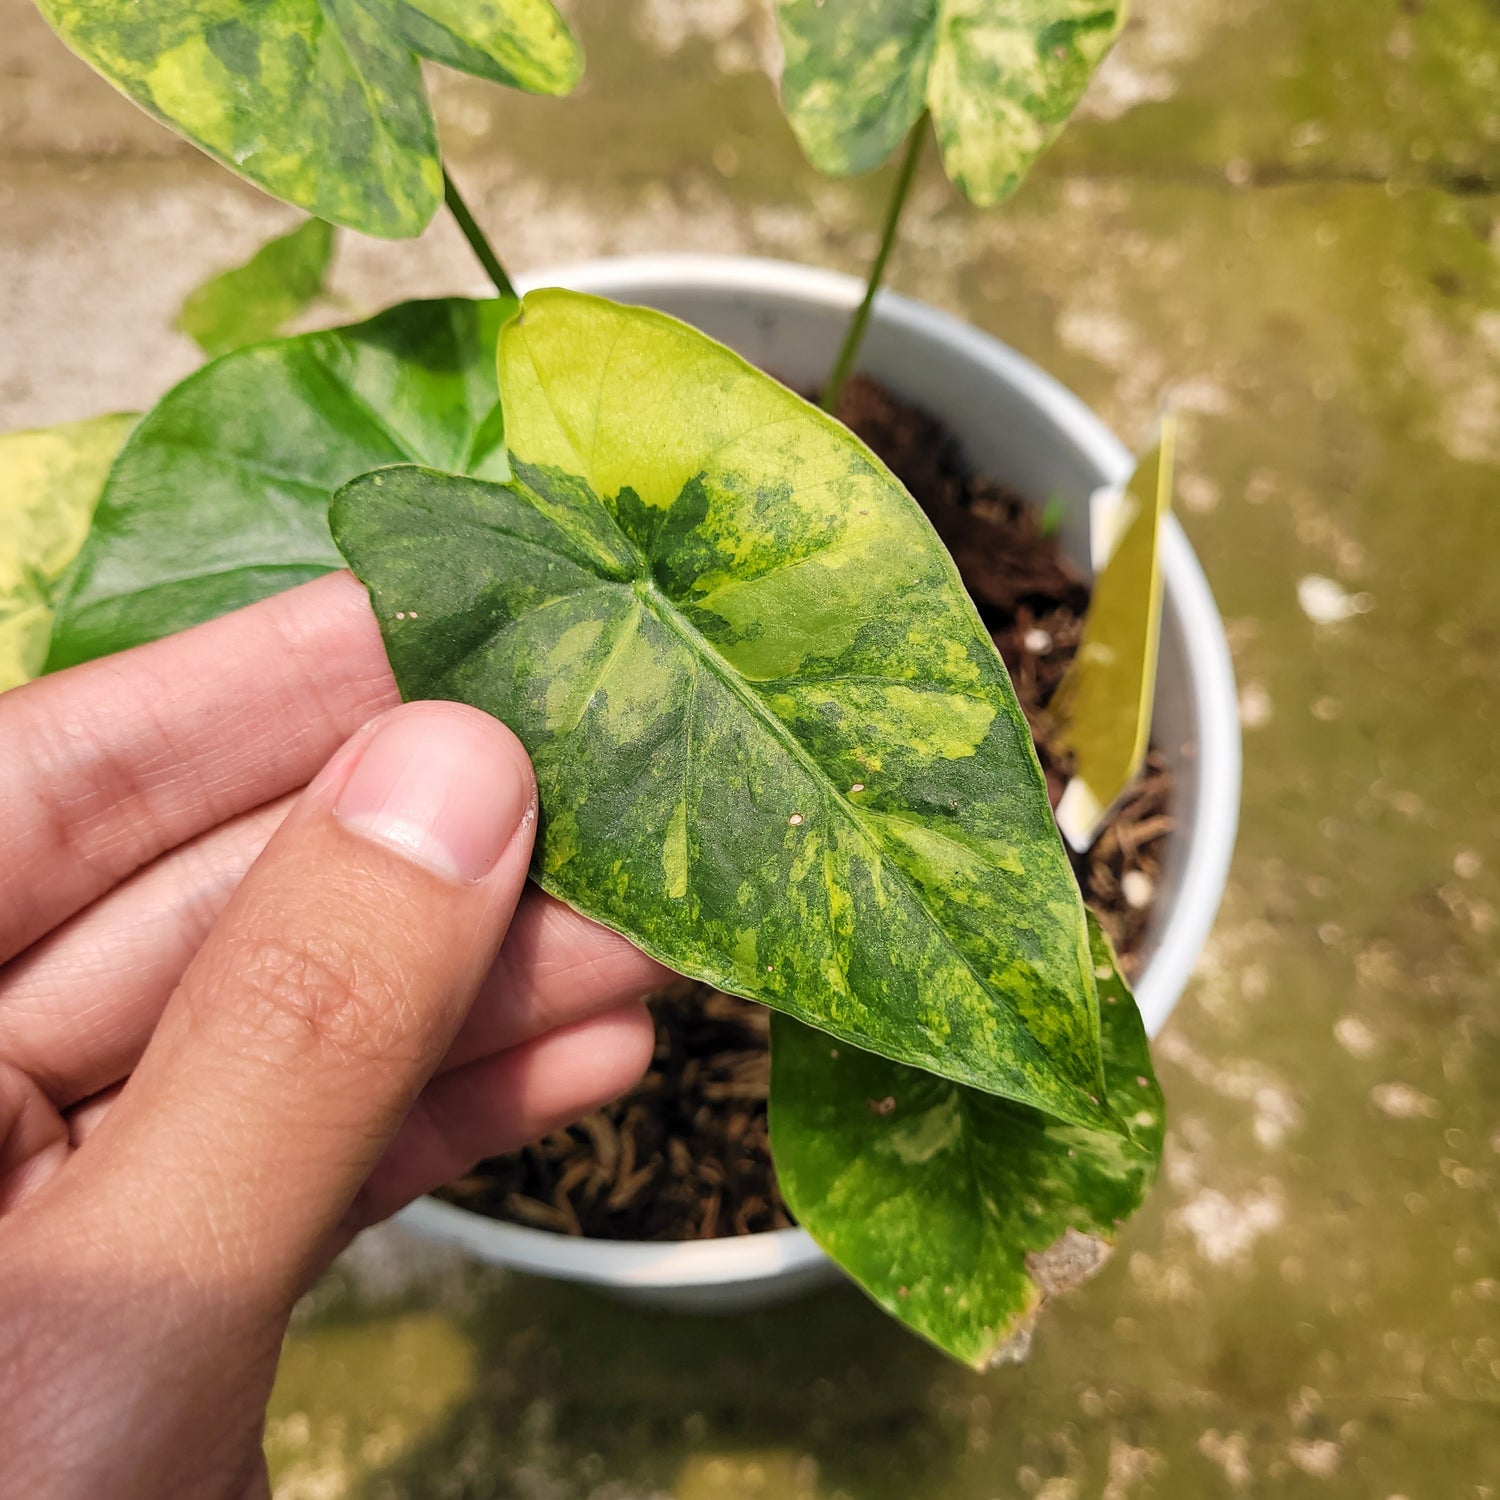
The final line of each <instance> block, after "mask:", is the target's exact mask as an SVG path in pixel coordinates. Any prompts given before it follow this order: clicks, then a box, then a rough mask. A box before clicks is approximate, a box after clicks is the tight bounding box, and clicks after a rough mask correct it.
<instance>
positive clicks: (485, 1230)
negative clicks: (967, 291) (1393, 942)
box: [399, 254, 1241, 1290]
mask: <svg viewBox="0 0 1500 1500" xmlns="http://www.w3.org/2000/svg"><path fill="white" fill-rule="evenodd" d="M518 283H519V286H520V289H521V290H522V291H523V292H524V291H530V290H534V289H536V288H538V287H544V286H566V287H568V288H570V289H572V290H574V291H581V292H593V293H596V294H600V295H608V296H612V297H616V298H619V297H625V298H628V297H630V296H631V295H632V294H634V293H641V292H646V291H651V290H658V289H661V288H663V287H664V286H671V287H674V288H676V289H683V288H692V287H699V288H703V289H705V290H712V291H728V292H735V293H740V294H744V295H748V296H753V295H755V294H757V293H762V294H764V293H774V294H775V295H777V296H779V297H785V296H788V295H791V296H795V297H800V298H802V299H803V300H805V301H808V302H811V303H820V304H823V305H825V306H828V305H831V306H835V307H840V308H845V309H848V310H849V311H850V312H852V311H853V310H854V308H855V307H857V306H858V304H859V301H860V298H861V297H862V296H863V295H864V283H863V282H862V281H860V280H858V279H857V278H856V277H853V276H847V275H845V274H843V273H842V272H839V271H829V270H824V269H822V268H820V267H814V266H804V265H798V264H796V263H794V262H791V261H781V260H771V259H763V258H760V257H757V256H746V255H703V254H678V255H670V254H669V255H632V256H621V257H616V258H603V259H596V260H586V261H580V262H576V263H574V264H570V265H562V266H552V267H545V268H543V269H541V270H539V271H536V272H533V273H532V274H530V275H527V276H522V277H520V278H518ZM875 316H876V317H877V318H878V319H879V321H880V322H881V323H882V324H884V325H885V326H886V327H887V328H892V329H896V330H903V329H904V330H907V331H909V332H911V333H913V334H916V335H919V336H921V337H922V338H924V339H928V340H936V341H940V342H942V343H944V344H946V345H948V346H949V347H951V348H953V349H954V350H955V351H956V352H959V353H961V354H962V355H963V356H964V357H965V358H966V359H968V360H969V361H971V362H972V363H974V364H976V365H980V366H984V367H987V368H988V369H989V370H990V371H991V372H993V374H994V376H995V377H996V378H998V379H999V380H1001V381H1004V382H1005V383H1007V384H1009V385H1010V386H1012V387H1013V388H1014V389H1016V390H1018V391H1019V392H1020V393H1021V394H1022V395H1023V396H1024V397H1025V398H1026V400H1027V401H1028V402H1029V403H1030V404H1031V405H1033V406H1034V407H1036V408H1037V409H1038V412H1039V414H1040V415H1041V416H1042V417H1043V418H1044V419H1048V420H1050V421H1051V422H1052V423H1053V424H1054V425H1056V426H1057V427H1059V428H1061V429H1063V430H1065V431H1066V432H1067V434H1068V435H1069V438H1070V439H1071V440H1072V441H1073V442H1074V443H1075V444H1076V445H1077V447H1078V448H1079V450H1080V451H1081V452H1083V453H1084V454H1085V455H1086V456H1087V457H1088V458H1089V459H1090V460H1091V461H1092V462H1093V463H1094V464H1095V465H1096V466H1097V467H1098V469H1099V470H1100V471H1101V472H1102V473H1103V474H1105V475H1107V476H1108V477H1109V478H1110V479H1111V480H1114V481H1121V480H1123V479H1125V478H1126V477H1128V476H1129V474H1130V472H1131V470H1132V468H1133V467H1134V462H1135V461H1134V459H1133V457H1132V456H1131V454H1130V452H1129V450H1128V449H1127V448H1126V447H1125V445H1124V444H1123V443H1121V442H1120V440H1119V439H1118V438H1117V437H1116V436H1115V435H1114V433H1112V432H1111V431H1110V430H1109V428H1108V427H1106V426H1105V425H1104V423H1103V422H1102V421H1101V420H1100V419H1099V418H1098V417H1097V416H1095V415H1094V413H1093V412H1092V411H1091V410H1090V409H1089V408H1088V407H1087V406H1085V405H1084V403H1083V402H1082V401H1081V400H1079V398H1078V397H1077V396H1075V395H1074V394H1073V393H1072V392H1071V391H1069V390H1068V389H1067V388H1066V387H1065V386H1063V385H1061V384H1060V383H1059V382H1058V381H1056V380H1055V379H1053V377H1052V376H1050V375H1048V374H1047V373H1046V372H1045V371H1044V370H1042V369H1041V368H1040V367H1039V366H1037V365H1034V364H1033V363H1032V362H1031V361H1030V360H1029V359H1027V358H1025V357H1024V356H1023V355H1020V354H1017V353H1016V352H1015V350H1013V349H1011V348H1009V347H1008V346H1007V345H1005V344H1003V343H1001V342H1000V341H999V340H998V339H996V338H994V337H993V336H991V335H990V334H987V333H983V332H981V331H980V330H979V329H977V328H974V327H971V326H970V325H969V324H967V323H965V322H963V321H962V320H961V319H959V318H956V317H954V316H953V315H952V314H951V313H946V312H943V311H941V310H940V309H938V308H935V307H930V306H928V305H927V304H925V303H922V302H918V301H915V300H914V299H912V298H910V297H905V296H902V295H901V294H900V293H898V292H890V291H884V290H882V291H881V292H880V293H879V294H878V295H877V297H876V302H875ZM1162 573H1163V580H1164V590H1165V593H1166V594H1167V595H1168V596H1169V597H1170V599H1171V601H1172V605H1173V607H1174V608H1175V610H1176V611H1177V613H1178V615H1179V617H1180V620H1181V624H1182V627H1183V628H1182V638H1183V645H1184V649H1185V653H1186V656H1187V662H1188V677H1189V680H1190V681H1191V682H1192V685H1193V695H1192V696H1193V728H1194V739H1195V742H1196V745H1197V758H1198V766H1199V776H1200V778H1201V779H1200V784H1199V790H1198V798H1197V807H1196V810H1195V811H1196V816H1195V818H1194V820H1193V822H1192V824H1191V826H1190V827H1189V828H1188V830H1187V847H1186V848H1185V850H1184V851H1183V855H1182V878H1181V881H1180V884H1179V887H1178V893H1177V900H1176V904H1175V905H1174V906H1173V907H1172V909H1171V912H1170V915H1169V917H1168V919H1167V922H1166V925H1165V926H1164V927H1163V929H1162V931H1161V934H1160V937H1159V939H1158V942H1157V947H1156V950H1155V952H1153V953H1152V955H1151V957H1150V959H1149V960H1148V961H1147V964H1146V968H1145V970H1144V971H1143V972H1142V974H1141V978H1140V981H1139V983H1138V984H1137V985H1136V988H1135V996H1136V1003H1137V1004H1138V1005H1139V1007H1140V1011H1141V1018H1142V1020H1143V1021H1144V1022H1145V1025H1146V1030H1147V1032H1148V1033H1149V1034H1150V1035H1152V1036H1155V1035H1156V1033H1157V1032H1158V1031H1159V1030H1160V1029H1161V1027H1162V1026H1163V1025H1164V1024H1165V1022H1166V1020H1167V1017H1168V1016H1169V1015H1170V1014H1171V1011H1172V1007H1173V1006H1174V1005H1175V1004H1176V1003H1177V999H1178V997H1179V996H1180V995H1181V993H1182V990H1183V988H1184V986H1185V985H1186V983H1187V980H1188V977H1189V975H1190V974H1191V973H1192V970H1193V967H1194V965H1195V963H1196V962H1197V959H1198V955H1199V953H1200V952H1201V951H1202V948H1203V945H1204V943H1205V941H1206V940H1207V938H1208V934H1209V930H1210V928H1211V927H1212V926H1213V921H1214V917H1215V915H1216V913H1217V911H1218V908H1219V900H1220V897H1221V896H1222V894H1223V890H1224V883H1225V880H1226V878H1227V876H1228V873H1229V862H1230V858H1231V856H1232V855H1233V852H1234V843H1235V835H1236V832H1237V830H1238V824H1239V805H1240V755H1241V752H1240V732H1239V703H1238V694H1237V692H1236V688H1235V681H1234V667H1233V664H1232V662H1231V660H1230V655H1229V644H1228V641H1227V640H1226V639H1225V635H1224V627H1223V623H1222V621H1221V619H1220V616H1219V611H1218V607H1217V606H1216V605H1215V603H1214V599H1213V594H1212V593H1211V592H1210V590H1209V586H1208V580H1207V578H1206V577H1205V576H1204V573H1203V569H1202V567H1201V565H1200V564H1199V562H1198V559H1197V557H1196V555H1195V554H1194V552H1193V549H1192V546H1191V544H1190V543H1189V542H1188V539H1187V534H1186V533H1185V532H1184V531H1183V529H1182V526H1181V524H1180V523H1179V522H1178V520H1177V518H1176V516H1169V517H1168V518H1167V524H1166V527H1165V530H1164V532H1163V536H1162ZM399 1219H400V1222H401V1223H403V1224H405V1225H407V1226H408V1227H409V1228H411V1229H414V1230H416V1231H417V1232H418V1233H421V1234H425V1235H428V1236H431V1237H435V1238H440V1239H444V1240H448V1241H452V1242H456V1243H458V1244H460V1245H462V1246H463V1247H464V1248H466V1249H468V1250H470V1251H471V1252H473V1253H474V1254H476V1255H478V1256H480V1257H481V1258H482V1259H484V1260H487V1261H490V1262H492V1263H496V1264H504V1265H507V1266H511V1267H513V1268H515V1269H517V1270H521V1271H530V1272H533V1273H536V1274H539V1275H544V1276H552V1277H557V1278H563V1279H566V1280H571V1281H584V1282H591V1283H594V1284H596V1285H605V1286H615V1287H626V1288H640V1289H646V1288H655V1289H663V1290H668V1289H678V1288H684V1287H703V1286H716V1285H724V1284H730V1283H733V1284H741V1285H742V1284H744V1283H746V1282H749V1281H762V1280H767V1281H769V1280H781V1279H783V1278H786V1277H789V1276H791V1275H794V1274H796V1273H798V1272H811V1271H813V1270H814V1269H815V1268H817V1267H819V1266H821V1265H822V1264H824V1263H825V1260H826V1257H825V1256H824V1253H823V1251H822V1250H820V1249H819V1248H818V1246H817V1244H816V1243H815V1242H814V1240H813V1239H812V1237H811V1235H809V1234H808V1233H807V1231H806V1230H803V1229H775V1230H769V1231H767V1232H765V1233H762V1234H752V1235H742V1236H735V1237H730V1238H726V1239H715V1240H687V1241H635V1240H590V1239H577V1238H574V1237H572V1236H569V1235H561V1234H553V1233H551V1232H550V1231H548V1230H544V1229H531V1228H527V1227H526V1226H524V1225H520V1224H510V1223H507V1222H505V1221H504V1220H500V1219H491V1218H488V1217H486V1216H484V1215H482V1214H477V1213H474V1212H473V1211H471V1210H469V1209H464V1208H459V1207H456V1206H455V1205H453V1204H450V1203H444V1202H442V1201H441V1200H439V1199H436V1198H421V1199H418V1200H417V1202H415V1203H413V1204H411V1205H409V1206H408V1207H407V1208H406V1209H404V1210H403V1211H402V1212H401V1214H400V1215H399Z"/></svg>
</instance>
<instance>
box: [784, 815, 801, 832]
mask: <svg viewBox="0 0 1500 1500" xmlns="http://www.w3.org/2000/svg"><path fill="white" fill-rule="evenodd" d="M787 822H788V823H790V824H791V825H792V827H793V828H800V827H801V826H802V814H801V813H793V814H792V815H791V817H789V818H788V819H787Z"/></svg>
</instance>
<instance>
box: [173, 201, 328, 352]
mask: <svg viewBox="0 0 1500 1500" xmlns="http://www.w3.org/2000/svg"><path fill="white" fill-rule="evenodd" d="M333 235H334V230H333V226H332V225H331V224H326V223H324V222H323V220H322V219H308V220H306V221H305V222H304V223H302V224H299V225H298V226H297V227H296V228H295V229H293V230H292V231H291V232H290V233H289V234H283V235H278V236H277V237H276V238H275V239H273V240H267V241H266V243H265V244H264V245H262V246H261V247H260V249H259V250H257V251H256V252H255V254H254V255H252V256H251V257H250V259H249V260H247V261H246V262H245V263H244V265H242V266H235V267H233V268H232V269H230V270H228V271H221V272H220V273H219V274H218V275H217V276H215V277H213V278H211V279H210V280H208V281H205V282H204V283H203V285H202V286H200V287H197V288H195V289H194V290H193V291H192V292H191V293H189V294H188V297H187V300H186V301H185V302H184V303H183V304H182V311H181V312H180V313H178V315H177V327H178V329H179V330H180V331H181V332H183V333H185V334H187V336H188V337H189V338H190V339H192V340H193V342H194V343H195V344H197V345H198V347H199V348H200V349H202V350H203V352H204V353H205V354H206V355H208V356H209V358H210V359H213V358H217V356H219V355H221V354H228V353H229V351H230V350H231V349H241V348H243V347H244V346H245V345H246V344H254V343H258V342H259V341H260V340H262V339H269V338H272V337H274V336H275V335H276V334H277V333H279V332H280V331H281V329H282V328H283V326H284V325H286V324H287V323H289V322H291V320H292V319H293V318H295V317H296V316H297V314H298V313H301V312H304V311H305V310H306V309H307V307H308V305H309V304H310V303H311V302H312V300H313V298H315V297H316V296H317V295H318V293H319V292H321V291H322V290H323V278H324V277H325V276H326V275H327V274H328V266H329V262H330V261H331V260H332V259H333Z"/></svg>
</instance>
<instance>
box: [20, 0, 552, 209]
mask: <svg viewBox="0 0 1500 1500" xmlns="http://www.w3.org/2000/svg"><path fill="white" fill-rule="evenodd" d="M38 4H39V6H40V8H41V11H42V14H43V15H45V16H46V17H47V19H48V20H49V21H50V22H51V23H52V25H53V26H54V27H55V28H56V30H57V32H58V34H59V35H60V36H61V37H62V39H63V40H64V41H65V42H66V43H67V44H68V45H69V46H70V47H72V48H73V50H74V51H75V52H77V53H78V54H79V56H80V57H82V58H84V59H85V60H86V61H87V62H89V63H91V64H92V65H93V66H94V67H95V68H97V69H98V70H99V72H101V73H102V74H103V75H104V76H105V77H106V78H107V79H109V81H110V82H111V83H113V84H114V85H115V86H116V87H117V88H119V89H120V90H121V91H122V92H124V93H126V94H128V95H129V96H130V97H131V98H132V99H134V100H135V101H136V103H137V104H139V105H141V106H142V107H143V108H144V109H146V110H148V111H149V112H150V113H151V114H153V115H155V116H156V117H157V118H158V119H160V120H162V121H164V122H165V123H166V124H168V125H170V126H171V127H172V128H173V129H174V130H176V131H178V132H179V133H180V134H182V135H184V136H186V137H187V138H188V140H190V141H193V142H194V143H195V144H196V145H199V146H201V147H202V148H203V149H204V150H205V151H207V152H208V153H209V154H210V155H212V156H215V157H217V158H218V159H219V160H220V161H221V162H223V163H224V164H225V166H227V167H230V168H231V169H233V170H234V171H236V172H238V173H240V175H241V176H243V177H247V178H249V179H250V181H251V182H254V183H258V184H259V185H260V186H261V187H263V188H265V189H266V191H267V192H270V193H274V194H275V195H276V196H277V197H278V198H284V199H286V200H287V202H289V203H295V204H296V205H297V206H298V207H299V208H305V209H306V210H307V211H308V212H309V213H312V214H316V215H317V216H318V217H319V218H322V219H327V220H329V221H331V222H332V223H335V224H346V225H348V226H349V228H351V229H360V230H363V231H364V232H365V233H367V234H377V235H386V236H396V237H401V236H406V235H414V234H419V233H420V232H421V230H422V228H423V227H424V226H425V225H426V223H427V221H428V220H429V219H430V218H431V217H432V215H433V212H434V210H435V209H436V208H437V206H438V204H439V203H440V202H441V201H442V197H443V178H442V169H441V167H440V165H439V162H438V149H437V132H436V129H435V127H434V125H433V120H432V111H431V109H430V108H429V106H428V103H427V95H426V91H425V89H424V88H423V84H422V74H421V68H420V65H419V62H418V54H420V55H421V56H422V57H430V58H433V59H434V60H435V61H437V62H442V63H447V64H448V65H449V66H450V67H454V68H460V69H462V70H463V71H464V72H467V73H475V74H478V75H480V76H481V77H484V78H492V79H495V80H497V81H498V82H500V83H506V84H512V85H514V86H515V87H517V88H523V89H528V90H530V91H532V92H534V93H544V94H563V93H566V92H567V91H568V90H569V89H570V88H572V87H573V85H574V84H575V83H576V82H577V80H578V76H579V72H580V71H581V68H582V58H581V55H580V53H579V51H578V47H577V44H576V43H575V42H574V40H573V38H572V36H571V35H570V33H569V32H568V29H567V27H566V26H565V25H564V24H563V22H562V20H561V18H560V17H559V16H558V14H557V12H556V11H555V10H554V9H553V7H552V5H551V3H550V0H255V3H245V0H38Z"/></svg>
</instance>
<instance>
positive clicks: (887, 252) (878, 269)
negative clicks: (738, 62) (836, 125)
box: [821, 110, 927, 412]
mask: <svg viewBox="0 0 1500 1500" xmlns="http://www.w3.org/2000/svg"><path fill="white" fill-rule="evenodd" d="M926 139H927V111H926V110H923V111H922V113H921V114H920V115H918V116H917V123H916V124H915V125H913V126H912V128H911V134H910V135H908V136H907V138H906V154H905V156H903V157H902V159H901V169H900V171H899V172H898V173H897V174H896V185H895V187H894V188H893V189H892V191H891V201H890V202H889V203H888V204H887V205H886V210H885V226H884V228H883V229H882V230H881V233H880V249H879V250H877V251H876V252H875V261H874V264H873V265H872V266H871V267H870V278H869V281H868V282H867V283H866V285H865V296H864V301H863V302H861V303H860V304H859V308H858V310H857V311H856V312H855V314H854V317H853V318H852V319H851V320H850V323H849V329H848V332H847V333H845V334H844V342H843V344H842V345H841V346H840V347H839V353H838V358H837V359H836V360H834V362H833V370H832V373H831V374H830V375H829V377H828V379H827V381H825V382H824V385H823V398H822V401H821V405H822V407H823V410H824V411H826V412H831V411H832V410H833V409H834V407H835V406H837V405H838V401H839V396H840V394H841V393H842V392H843V389H844V382H845V381H847V380H848V379H849V377H850V375H852V374H853V373H854V362H855V360H856V359H858V358H859V346H860V345H861V344H862V343H863V342H864V338H865V328H866V327H867V326H868V324H869V322H870V309H871V308H872V307H873V306H874V305H875V293H876V292H878V291H879V290H880V283H881V280H882V279H883V278H884V276H885V263H886V261H888V260H889V259H890V258H891V249H892V247H893V246H894V245H895V243H896V228H897V226H898V225H899V224H900V222H901V210H902V209H903V208H904V207H905V206H906V195H907V193H908V192H910V191H911V184H912V179H913V178H914V177H915V176H916V175H917V162H918V161H919V160H920V158H921V155H922V142H923V141H925V140H926Z"/></svg>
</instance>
